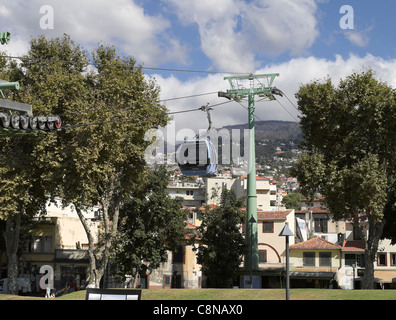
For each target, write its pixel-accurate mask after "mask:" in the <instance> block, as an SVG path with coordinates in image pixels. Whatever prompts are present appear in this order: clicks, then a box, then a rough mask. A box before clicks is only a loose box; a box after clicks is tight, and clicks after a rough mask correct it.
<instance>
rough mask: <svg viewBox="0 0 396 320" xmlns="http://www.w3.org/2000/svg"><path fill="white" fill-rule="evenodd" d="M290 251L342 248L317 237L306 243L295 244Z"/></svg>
mask: <svg viewBox="0 0 396 320" xmlns="http://www.w3.org/2000/svg"><path fill="white" fill-rule="evenodd" d="M290 249H312V250H313V249H341V246H339V245H337V244H334V243H332V242H330V241H327V240H325V239H323V238H321V237H316V238H314V239H310V240H307V241H304V242H300V243H297V244H293V245H291V246H290Z"/></svg>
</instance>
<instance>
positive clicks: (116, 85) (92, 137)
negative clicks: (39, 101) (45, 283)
mask: <svg viewBox="0 0 396 320" xmlns="http://www.w3.org/2000/svg"><path fill="white" fill-rule="evenodd" d="M93 64H94V67H95V68H96V69H95V70H94V71H91V72H88V73H87V74H86V75H85V76H84V79H83V83H84V86H85V88H86V95H85V96H84V99H85V101H86V102H85V103H82V104H81V105H78V106H76V108H74V109H73V112H70V111H69V114H68V116H67V117H66V119H67V120H69V121H70V122H69V121H67V122H68V123H70V126H69V125H68V124H66V130H64V131H63V132H62V133H61V134H60V135H59V136H58V137H59V141H58V143H57V146H58V147H57V152H58V153H59V155H60V159H61V161H60V168H61V171H60V173H59V175H58V176H59V177H61V181H60V182H59V183H60V185H61V186H62V191H63V195H64V199H65V202H66V203H72V204H73V205H74V206H75V208H76V211H77V214H78V215H79V217H80V220H81V222H82V224H83V226H84V229H85V231H86V233H87V236H88V240H89V249H88V253H89V257H90V265H91V268H90V270H91V275H90V283H89V286H95V287H98V286H99V284H100V280H101V278H102V276H103V273H104V270H105V266H106V265H107V262H108V259H109V256H110V250H111V248H112V245H113V240H114V239H115V237H116V235H117V230H118V225H119V218H120V208H121V206H122V204H123V203H124V202H125V201H126V200H128V199H129V198H130V195H131V194H132V193H133V191H134V190H135V189H136V188H137V187H138V185H139V184H140V183H141V181H142V179H143V178H144V176H145V174H146V169H145V165H146V163H145V160H144V152H145V150H146V148H147V146H148V145H149V143H150V142H151V141H145V133H146V132H147V131H148V130H150V129H157V128H158V127H160V126H165V125H166V123H167V121H168V119H169V118H168V116H167V114H166V108H165V107H163V106H161V105H160V104H159V103H158V102H157V101H158V100H159V87H158V86H157V85H156V83H155V82H154V81H152V80H149V79H146V78H145V76H144V74H143V72H142V68H141V66H139V65H137V64H136V61H135V60H134V59H133V58H122V57H120V56H119V55H118V54H117V53H116V50H115V49H114V48H108V47H104V46H99V48H98V49H96V50H94V52H93ZM97 204H99V205H100V208H101V222H102V226H103V228H102V232H101V233H100V236H101V240H100V241H99V243H97V242H96V239H95V238H94V234H93V233H92V231H91V229H90V226H89V223H88V222H87V221H86V219H85V217H84V215H83V210H84V208H86V207H87V206H94V205H97Z"/></svg>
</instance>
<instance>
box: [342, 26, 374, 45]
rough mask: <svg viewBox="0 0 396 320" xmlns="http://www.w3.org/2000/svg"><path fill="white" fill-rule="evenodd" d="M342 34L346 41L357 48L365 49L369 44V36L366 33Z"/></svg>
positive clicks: (351, 31)
mask: <svg viewBox="0 0 396 320" xmlns="http://www.w3.org/2000/svg"><path fill="white" fill-rule="evenodd" d="M343 33H344V36H345V38H346V39H348V40H349V41H350V42H351V43H353V44H354V45H357V46H358V47H367V46H368V45H369V43H370V36H369V35H368V34H367V32H366V31H357V30H346V31H344V32H343Z"/></svg>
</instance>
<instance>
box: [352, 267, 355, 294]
mask: <svg viewBox="0 0 396 320" xmlns="http://www.w3.org/2000/svg"><path fill="white" fill-rule="evenodd" d="M355 268H356V263H352V269H353V279H352V281H353V282H352V290H355Z"/></svg>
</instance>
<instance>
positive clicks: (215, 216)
mask: <svg viewBox="0 0 396 320" xmlns="http://www.w3.org/2000/svg"><path fill="white" fill-rule="evenodd" d="M242 206H243V200H242V199H237V197H236V195H235V192H234V191H233V190H227V189H224V190H223V191H222V195H221V201H220V206H219V207H217V208H214V209H213V210H209V208H206V210H205V211H204V212H203V213H202V214H201V219H202V224H201V225H200V226H199V227H198V228H197V238H198V239H199V242H200V244H199V246H198V248H196V249H195V251H196V252H197V262H198V263H199V264H201V265H202V272H203V274H204V275H205V276H206V277H207V281H208V286H210V287H213V288H229V287H231V286H232V281H233V276H234V275H235V272H236V271H237V270H238V268H239V266H240V264H241V262H242V256H243V255H244V254H245V252H246V242H245V238H244V237H243V235H242V233H241V231H240V226H241V225H243V224H244V223H245V213H244V212H243V211H242V210H241V209H240V208H241V207H242Z"/></svg>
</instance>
